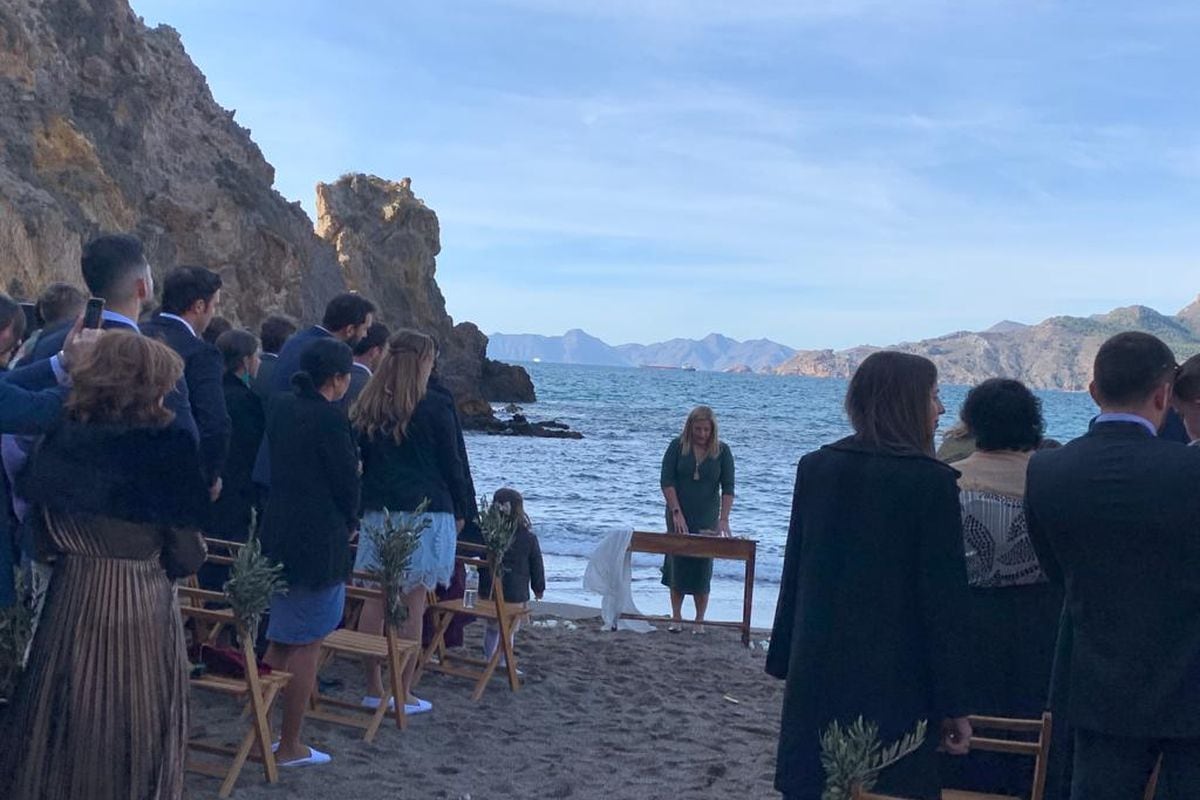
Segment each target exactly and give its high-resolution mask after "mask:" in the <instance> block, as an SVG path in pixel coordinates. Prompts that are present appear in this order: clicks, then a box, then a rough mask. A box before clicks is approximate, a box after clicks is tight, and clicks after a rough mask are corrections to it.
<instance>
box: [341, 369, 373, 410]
mask: <svg viewBox="0 0 1200 800" xmlns="http://www.w3.org/2000/svg"><path fill="white" fill-rule="evenodd" d="M370 380H371V371H370V370H368V369H367V368H366V367H364V366H363V365H362V364H359V363H358V362H357V361H355V362H354V366H353V367H351V368H350V388H349V389H347V390H346V396H345V397H343V398H342V401H341V406H342V408H344V409H346V411H347V412H348V411H349V410H350V406H352V405H354V401H355V400H357V399H358V396H359V395H360V394H362V390H363V389H365V388H367V382H368V381H370Z"/></svg>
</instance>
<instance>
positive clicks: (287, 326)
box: [250, 314, 296, 400]
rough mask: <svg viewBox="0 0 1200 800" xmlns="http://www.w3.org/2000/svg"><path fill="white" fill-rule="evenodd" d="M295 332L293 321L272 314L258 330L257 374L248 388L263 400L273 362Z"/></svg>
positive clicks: (273, 366) (265, 396) (268, 384)
mask: <svg viewBox="0 0 1200 800" xmlns="http://www.w3.org/2000/svg"><path fill="white" fill-rule="evenodd" d="M295 332H296V323H295V321H293V320H292V318H291V317H285V316H283V315H282V314H272V315H271V316H269V317H267V318H266V319H264V320H263V323H262V326H261V327H259V329H258V338H259V340H260V341H261V343H262V352H261V353H260V354H259V360H260V363H259V365H258V374H257V375H255V376H254V380H253V381H251V382H250V387H251V388H252V389H254V393H255V394H257V395H258V396H259V397H261V398H262V399H263V400H266V398H267V393H268V392H267V387H268V386H270V380H271V372H272V371H273V370H274V368H275V360H276V359H277V358H279V351H280V350H282V349H283V345H284V343H285V342H287V340H288V339H289V338H291V335H292V334H293V333H295Z"/></svg>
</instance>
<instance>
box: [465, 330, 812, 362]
mask: <svg viewBox="0 0 1200 800" xmlns="http://www.w3.org/2000/svg"><path fill="white" fill-rule="evenodd" d="M487 352H488V357H489V358H492V359H496V360H504V361H546V362H550V363H555V364H594V365H597V366H604V367H643V366H645V367H674V368H676V369H684V368H691V369H697V370H706V371H719V372H721V371H723V372H771V371H773V370H774V368H775V367H777V366H779V365H780V364H782V363H783V362H784V361H786V360H787V359H788V358H790V357H791V356H792V355H793V354H794V353H795V352H796V351H795V350H793V349H792V348H790V347H785V346H784V345H781V344H779V343H778V342H772V341H770V340H768V339H753V340H750V341H746V342H739V341H737V340H736V339H730V338H729V337H728V336H722V335H720V334H719V333H711V334H709V335H708V336H705V337H704V338H703V339H700V340H699V341H697V340H694V339H671V340H670V341H667V342H658V343H655V344H622V345H616V346H614V345H610V344H607V343H605V342H603V341H601V340H600V339H597V338H596V337H595V336H591V335H590V334H588V333H585V332H584V331H581V330H578V329H575V330H570V331H567V332H566V333H565V334H563V335H562V336H537V335H535V334H528V333H525V334H507V333H493V334H492V335H491V336H489V337H488V350H487Z"/></svg>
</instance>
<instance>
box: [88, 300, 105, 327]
mask: <svg viewBox="0 0 1200 800" xmlns="http://www.w3.org/2000/svg"><path fill="white" fill-rule="evenodd" d="M103 320H104V298H103V297H89V298H88V301H87V308H85V309H84V310H83V327H85V328H99V327H100V323H101V322H102V321H103Z"/></svg>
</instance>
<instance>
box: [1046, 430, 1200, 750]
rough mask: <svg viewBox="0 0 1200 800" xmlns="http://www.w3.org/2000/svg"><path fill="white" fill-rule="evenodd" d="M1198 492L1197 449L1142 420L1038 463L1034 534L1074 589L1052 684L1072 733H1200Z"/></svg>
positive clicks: (1060, 578) (1049, 564)
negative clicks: (1078, 730)
mask: <svg viewBox="0 0 1200 800" xmlns="http://www.w3.org/2000/svg"><path fill="white" fill-rule="evenodd" d="M1198 486H1200V448H1196V447H1185V446H1183V445H1180V444H1177V443H1174V442H1170V441H1165V440H1163V439H1157V438H1155V437H1154V436H1152V435H1151V434H1150V431H1149V430H1148V429H1147V428H1145V427H1143V426H1142V425H1139V424H1138V423H1136V422H1105V423H1099V424H1095V425H1093V426H1092V429H1091V430H1090V431H1089V432H1088V433H1087V434H1086V435H1085V436H1083V437H1081V438H1079V439H1076V440H1075V441H1073V442H1071V443H1070V444H1068V445H1067V446H1066V447H1063V448H1060V449H1058V450H1047V451H1044V452H1040V453H1038V454H1037V455H1035V456H1034V457H1033V460H1032V461H1030V463H1029V472H1028V482H1027V488H1026V494H1025V504H1026V516H1027V517H1028V520H1029V533H1030V538H1031V540H1032V541H1033V545H1034V548H1035V549H1036V550H1037V554H1038V558H1039V560H1040V561H1041V563H1042V568H1043V569H1044V570H1045V571H1046V575H1047V576H1048V577H1049V578H1050V580H1051V581H1053V582H1055V583H1060V584H1064V585H1065V586H1066V594H1067V600H1066V613H1065V614H1064V623H1063V630H1062V632H1061V635H1060V648H1059V658H1058V659H1057V660H1056V663H1055V677H1054V681H1053V683H1054V686H1055V695H1056V696H1055V698H1054V704H1055V706H1056V707H1058V706H1060V705H1061V704H1062V703H1063V702H1064V700H1065V708H1066V715H1067V721H1068V722H1070V723H1071V725H1072V726H1074V727H1078V728H1083V729H1085V730H1091V731H1098V732H1101V733H1107V734H1111V735H1116V736H1124V737H1153V738H1156V739H1157V738H1181V737H1197V736H1200V716H1198V715H1197V714H1196V710H1197V709H1200V491H1197V487H1198ZM1064 693H1065V697H1064Z"/></svg>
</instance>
